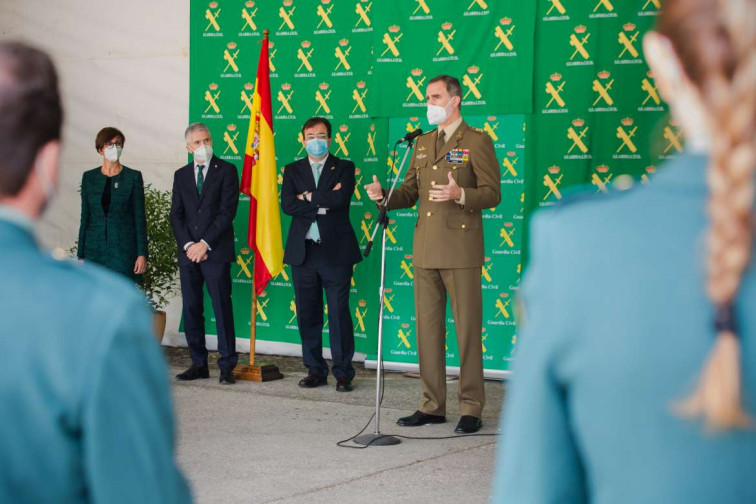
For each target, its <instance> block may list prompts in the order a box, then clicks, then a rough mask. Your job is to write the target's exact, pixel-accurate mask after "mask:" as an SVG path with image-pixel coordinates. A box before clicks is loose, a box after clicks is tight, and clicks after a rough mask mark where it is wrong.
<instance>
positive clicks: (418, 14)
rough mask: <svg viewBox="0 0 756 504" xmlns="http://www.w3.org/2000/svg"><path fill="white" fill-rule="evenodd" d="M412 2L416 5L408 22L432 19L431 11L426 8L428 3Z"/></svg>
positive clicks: (422, 0) (423, 0)
mask: <svg viewBox="0 0 756 504" xmlns="http://www.w3.org/2000/svg"><path fill="white" fill-rule="evenodd" d="M414 1H415V3H416V4H417V7H415V10H414V11H412V15H411V16H410V21H416V20H423V19H433V14H431V9H430V7H429V6H428V2H427V1H426V0H414Z"/></svg>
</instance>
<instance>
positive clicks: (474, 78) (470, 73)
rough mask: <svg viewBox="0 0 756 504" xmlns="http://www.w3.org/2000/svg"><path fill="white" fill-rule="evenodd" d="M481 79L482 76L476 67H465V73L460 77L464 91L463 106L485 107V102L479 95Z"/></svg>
mask: <svg viewBox="0 0 756 504" xmlns="http://www.w3.org/2000/svg"><path fill="white" fill-rule="evenodd" d="M482 78H483V74H482V73H481V72H480V67H479V66H478V65H470V66H469V67H467V73H466V74H464V75H463V76H462V86H464V88H465V89H466V91H465V93H464V95H462V102H463V103H464V104H465V105H485V104H486V100H484V99H483V94H482V93H481V88H480V81H481V79H482Z"/></svg>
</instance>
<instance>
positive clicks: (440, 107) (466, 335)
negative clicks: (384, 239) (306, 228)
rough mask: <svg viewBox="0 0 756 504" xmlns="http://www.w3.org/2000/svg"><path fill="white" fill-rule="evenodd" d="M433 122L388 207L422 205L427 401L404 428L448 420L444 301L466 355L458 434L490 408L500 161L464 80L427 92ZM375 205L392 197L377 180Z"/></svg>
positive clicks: (418, 305)
mask: <svg viewBox="0 0 756 504" xmlns="http://www.w3.org/2000/svg"><path fill="white" fill-rule="evenodd" d="M426 100H427V103H428V122H430V123H431V124H438V129H436V130H433V131H431V132H430V133H426V134H425V135H422V136H420V137H419V138H418V141H417V146H416V147H415V151H414V153H413V155H412V158H411V161H410V166H409V169H408V170H407V174H406V176H405V178H404V182H403V183H402V185H401V186H400V187H398V188H397V189H396V190H395V191H394V193H393V194H392V195H391V198H390V199H389V201H388V202H386V204H387V206H388V208H389V209H396V208H409V207H412V206H414V205H415V203H417V214H418V220H417V226H416V227H415V236H414V243H413V264H414V268H415V315H416V325H417V330H416V334H417V349H418V355H419V360H420V381H421V383H422V400H421V403H420V408H419V409H418V411H416V412H415V413H414V414H413V415H411V416H408V417H403V418H400V419H399V421H398V422H397V423H398V424H399V425H402V426H419V425H425V424H429V423H443V422H445V421H446V349H445V346H446V345H445V339H446V323H445V320H446V297H447V294H448V295H449V298H450V300H451V307H452V314H453V316H454V323H455V326H456V329H457V342H458V345H459V356H460V376H459V396H458V397H459V406H460V413H461V418H460V420H459V423H458V425H457V427H456V429H455V432H459V433H465V434H470V433H473V432H477V431H478V430H479V429H480V427H481V426H482V422H481V412H482V410H483V406H484V405H485V392H484V390H483V357H482V345H481V326H482V302H481V280H480V276H481V266H483V257H484V253H483V224H482V217H481V211H482V210H483V209H485V208H491V207H495V206H496V205H497V204H498V203H499V201H500V199H501V191H500V185H499V184H500V174H499V162H498V160H497V159H496V154H495V153H494V148H493V142H492V141H491V138H490V137H489V136H488V135H487V134H485V133H483V132H482V131H480V130H477V129H475V128H471V127H470V126H468V125H467V124H466V123H465V121H464V120H463V119H462V116H461V114H460V110H459V107H460V102H461V100H462V88H461V86H460V84H459V80H457V79H456V78H454V77H450V76H448V75H440V76H438V77H435V78H434V79H432V80H431V81H430V83H429V84H428V87H427V89H426ZM365 189H366V191H367V194H368V196H369V197H370V199H372V200H373V201H378V202H380V201H383V200H385V197H386V194H385V192H384V190H383V188H382V187H381V184H380V182H379V181H378V178H377V177H373V182H372V183H371V184H368V185H367V186H365Z"/></svg>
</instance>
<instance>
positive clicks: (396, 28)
mask: <svg viewBox="0 0 756 504" xmlns="http://www.w3.org/2000/svg"><path fill="white" fill-rule="evenodd" d="M388 31H389V32H390V33H396V32H398V31H399V25H391V26H389V27H388Z"/></svg>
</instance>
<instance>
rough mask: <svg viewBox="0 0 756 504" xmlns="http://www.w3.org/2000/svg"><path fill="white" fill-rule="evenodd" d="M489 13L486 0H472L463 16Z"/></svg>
mask: <svg viewBox="0 0 756 504" xmlns="http://www.w3.org/2000/svg"><path fill="white" fill-rule="evenodd" d="M488 14H489V10H488V1H487V0H472V2H470V5H468V6H467V10H465V13H464V14H463V16H486V15H488Z"/></svg>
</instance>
